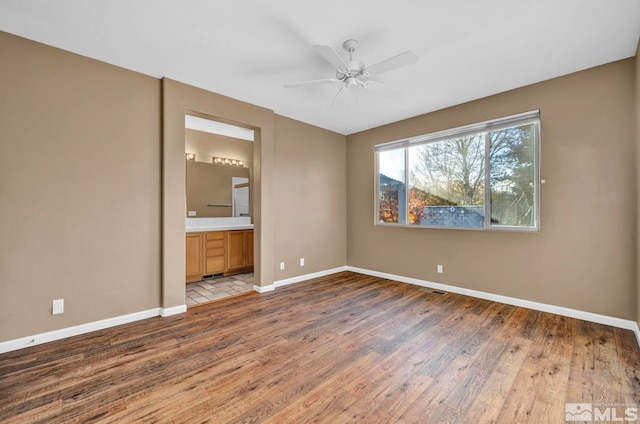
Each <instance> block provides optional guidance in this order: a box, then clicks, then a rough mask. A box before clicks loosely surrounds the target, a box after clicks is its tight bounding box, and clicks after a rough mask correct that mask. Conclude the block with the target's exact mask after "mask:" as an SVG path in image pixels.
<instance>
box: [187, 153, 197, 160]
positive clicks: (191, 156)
mask: <svg viewBox="0 0 640 424" xmlns="http://www.w3.org/2000/svg"><path fill="white" fill-rule="evenodd" d="M184 157H185V158H186V159H187V160H196V154H195V153H185V154H184Z"/></svg>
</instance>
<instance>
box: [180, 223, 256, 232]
mask: <svg viewBox="0 0 640 424" xmlns="http://www.w3.org/2000/svg"><path fill="white" fill-rule="evenodd" d="M229 230H253V224H248V225H216V226H214V227H197V228H187V229H186V232H187V233H204V232H207V231H229Z"/></svg>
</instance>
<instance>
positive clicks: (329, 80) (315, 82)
mask: <svg viewBox="0 0 640 424" xmlns="http://www.w3.org/2000/svg"><path fill="white" fill-rule="evenodd" d="M334 82H340V80H337V79H335V78H326V79H321V80H311V81H300V82H290V83H288V84H284V88H295V87H301V86H303V85H319V84H326V83H330V84H333V83H334Z"/></svg>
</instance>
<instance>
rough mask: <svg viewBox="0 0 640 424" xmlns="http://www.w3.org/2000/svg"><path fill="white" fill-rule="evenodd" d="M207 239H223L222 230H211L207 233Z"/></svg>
mask: <svg viewBox="0 0 640 424" xmlns="http://www.w3.org/2000/svg"><path fill="white" fill-rule="evenodd" d="M207 240H224V231H211V232H208V233H207Z"/></svg>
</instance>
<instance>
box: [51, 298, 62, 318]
mask: <svg viewBox="0 0 640 424" xmlns="http://www.w3.org/2000/svg"><path fill="white" fill-rule="evenodd" d="M63 312H64V299H54V300H53V306H52V307H51V315H58V314H61V313H63Z"/></svg>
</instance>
